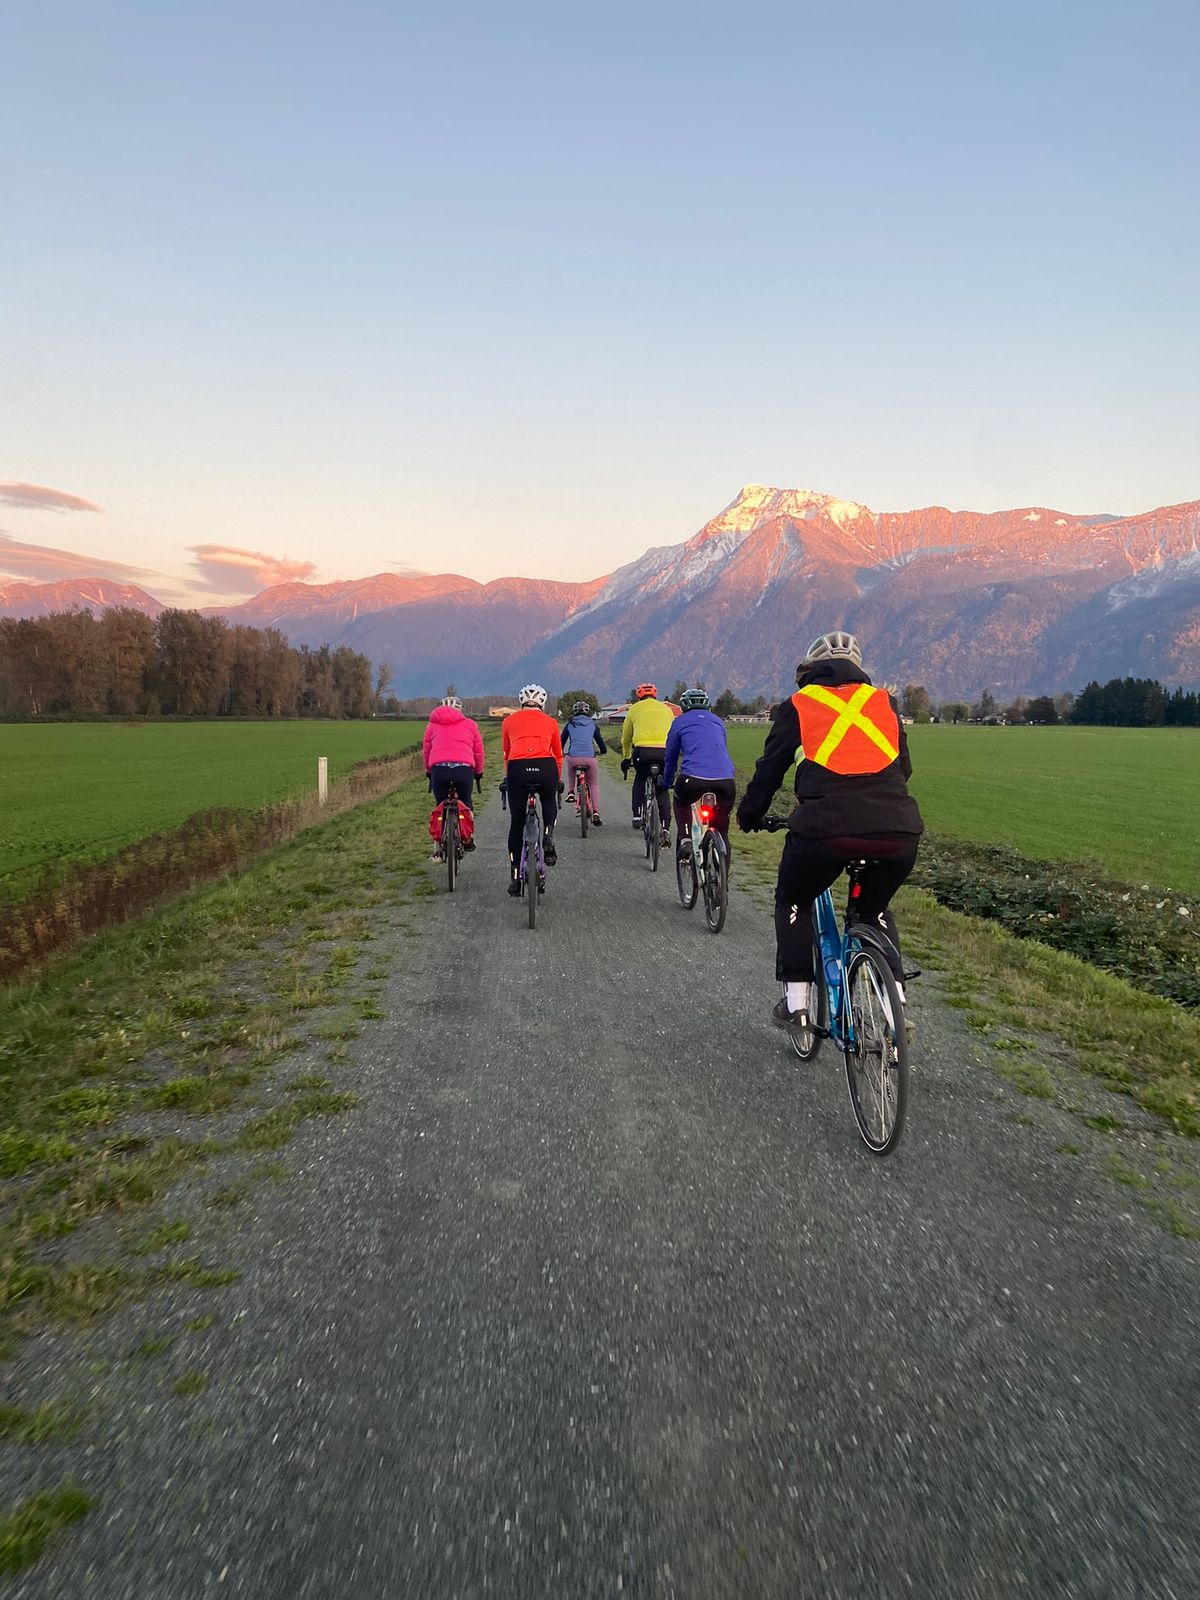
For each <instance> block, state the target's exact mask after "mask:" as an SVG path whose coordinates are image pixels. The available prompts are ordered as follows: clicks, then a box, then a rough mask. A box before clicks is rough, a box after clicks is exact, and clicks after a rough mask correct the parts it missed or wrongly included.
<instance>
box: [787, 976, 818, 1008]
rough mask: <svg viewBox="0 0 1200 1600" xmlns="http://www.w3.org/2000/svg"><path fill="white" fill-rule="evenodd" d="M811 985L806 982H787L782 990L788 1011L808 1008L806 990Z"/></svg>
mask: <svg viewBox="0 0 1200 1600" xmlns="http://www.w3.org/2000/svg"><path fill="white" fill-rule="evenodd" d="M811 987H812V985H811V984H808V983H789V984H788V985H787V987H786V989H785V990H784V994H785V996H786V998H787V1008H788V1010H789V1011H807V1010H808V991H809V989H810V988H811Z"/></svg>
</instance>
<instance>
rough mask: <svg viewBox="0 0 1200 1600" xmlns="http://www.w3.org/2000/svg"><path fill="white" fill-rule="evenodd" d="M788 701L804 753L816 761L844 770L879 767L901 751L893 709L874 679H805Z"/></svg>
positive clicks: (884, 765) (880, 768)
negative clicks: (836, 685) (838, 684)
mask: <svg viewBox="0 0 1200 1600" xmlns="http://www.w3.org/2000/svg"><path fill="white" fill-rule="evenodd" d="M792 701H793V704H794V705H795V707H796V714H797V716H798V717H799V719H800V743H801V746H802V748H803V750H804V756H805V759H806V760H808V761H815V762H816V764H817V765H818V766H820V767H828V768H829V769H830V771H831V772H840V773H843V774H852V773H868V772H882V771H883V769H884V767H886V766H888V765H890V764H891V762H893V761H895V759H896V757H897V756H898V755H899V754H900V748H899V741H900V728H899V725H898V723H897V721H896V713H895V712H894V711H893V710H892V705H891V701H890V700H889V699H888V697H887V693H886V691H885V690H883V689H876V688H875V687H874V685H873V684H869V683H859V684H855V685H854V686H853V687H851V686H850V685H849V684H847V685H846V686H845V687H844V688H842V689H840V690H839V689H827V688H826V687H825V686H824V685H823V684H819V683H809V684H806V685H805V686H804V688H802V689H800V690H799V691H798V692H797V693H796V694H795V695H793V696H792ZM805 701H807V702H808V704H805V703H804V702H805ZM831 713H832V715H831ZM864 741H866V742H864ZM872 747H874V748H872ZM880 756H882V757H883V759H882V760H880Z"/></svg>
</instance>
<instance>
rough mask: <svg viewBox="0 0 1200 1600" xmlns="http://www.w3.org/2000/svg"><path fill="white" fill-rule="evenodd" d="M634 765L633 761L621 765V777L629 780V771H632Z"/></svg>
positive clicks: (623, 762)
mask: <svg viewBox="0 0 1200 1600" xmlns="http://www.w3.org/2000/svg"><path fill="white" fill-rule="evenodd" d="M632 765H633V762H632V761H622V763H621V776H622V777H623V778H627V777H628V776H629V769H630V767H631V766H632Z"/></svg>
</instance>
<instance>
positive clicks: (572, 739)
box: [562, 700, 608, 828]
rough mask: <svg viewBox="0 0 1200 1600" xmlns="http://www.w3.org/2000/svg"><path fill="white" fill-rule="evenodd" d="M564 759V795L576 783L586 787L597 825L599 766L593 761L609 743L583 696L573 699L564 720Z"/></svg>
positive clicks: (571, 791)
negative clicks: (574, 700) (565, 787)
mask: <svg viewBox="0 0 1200 1600" xmlns="http://www.w3.org/2000/svg"><path fill="white" fill-rule="evenodd" d="M562 747H563V760H564V763H565V765H566V772H565V774H564V776H565V777H566V780H567V797H568V799H569V798H570V796H571V795H572V794H573V793H574V792H575V785H576V783H580V784H582V785H583V787H584V788H585V789H586V790H587V793H588V796H589V798H590V799H591V802H592V821H593V823H595V825H596V827H597V828H598V827H599V826H600V769H599V767H598V766H597V765H596V754H593V752H596V753H597V754H599V755H604V754H605V753H606V752H607V750H608V746H607V745H606V744H605V742H604V735H603V734H602V733H601V732H600V729H599V728H598V727H597V726H596V719H595V717H594V716H593V715H592V708H591V706H590V705H589V704H588V702H587V701H586V700H576V702H575V704H574V705H573V706H572V707H571V715H570V718H569V719H568V720H567V721H566V722H565V723H564V724H563V731H562Z"/></svg>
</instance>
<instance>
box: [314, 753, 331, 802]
mask: <svg viewBox="0 0 1200 1600" xmlns="http://www.w3.org/2000/svg"><path fill="white" fill-rule="evenodd" d="M328 799H329V757H328V756H318V757H317V800H318V801H319V802H320V804H321V805H324V804H325V802H326V800H328Z"/></svg>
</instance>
